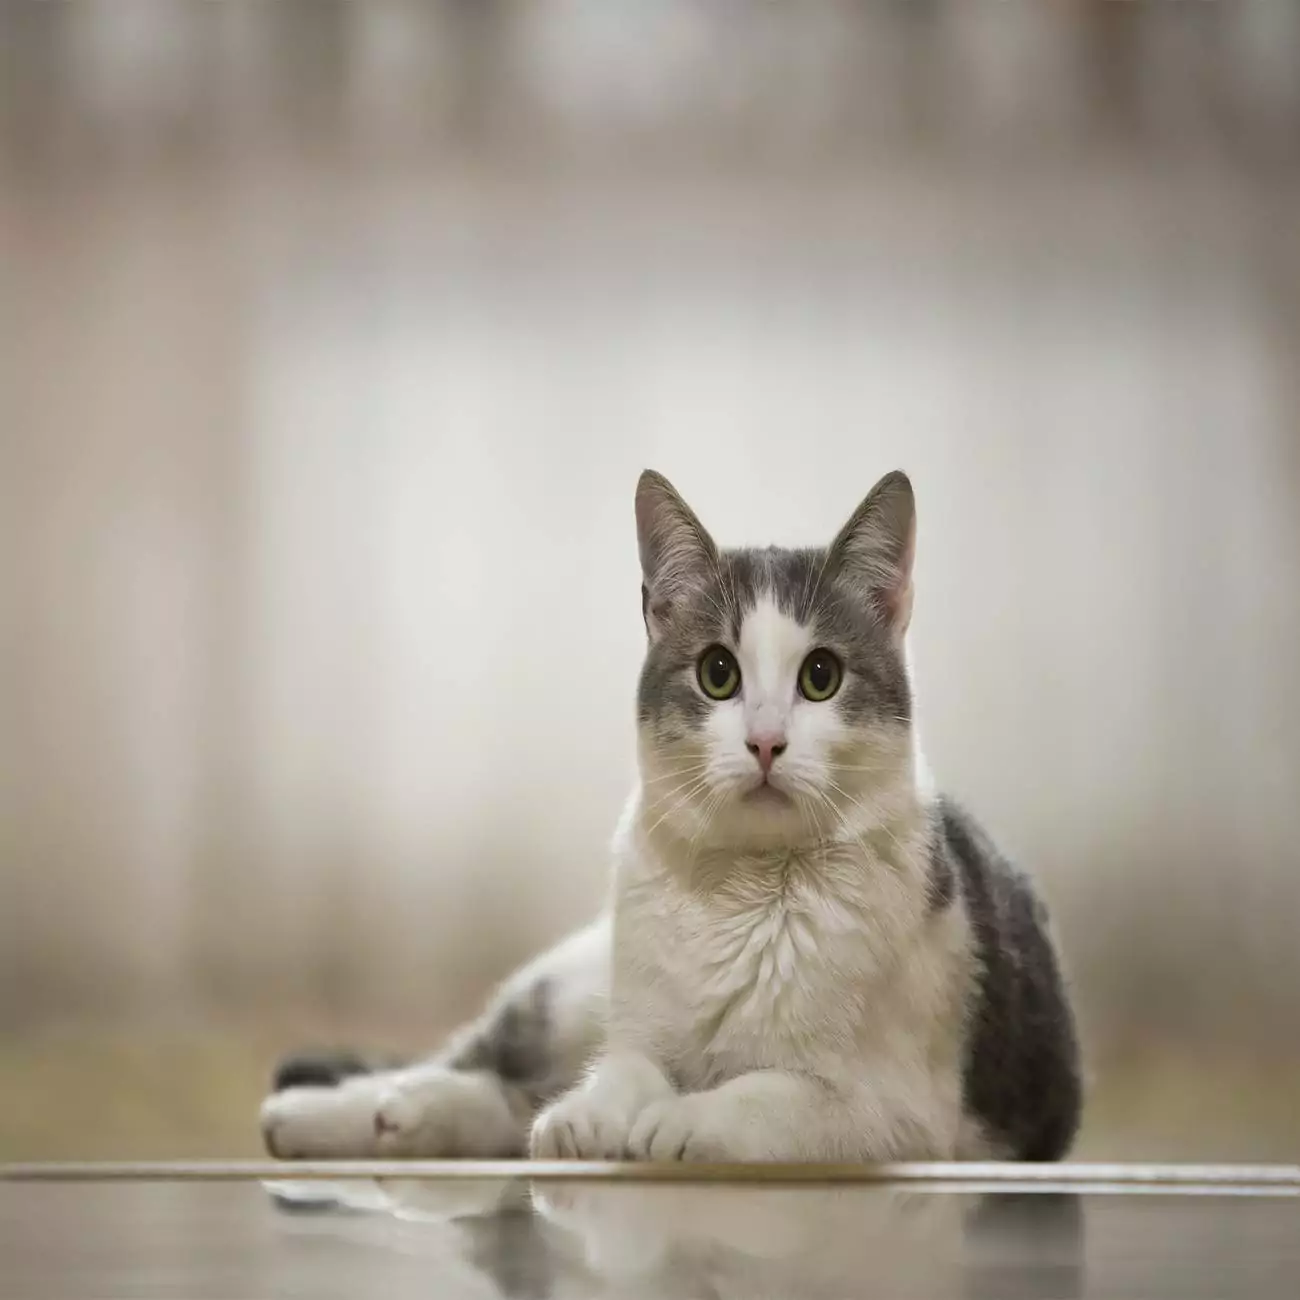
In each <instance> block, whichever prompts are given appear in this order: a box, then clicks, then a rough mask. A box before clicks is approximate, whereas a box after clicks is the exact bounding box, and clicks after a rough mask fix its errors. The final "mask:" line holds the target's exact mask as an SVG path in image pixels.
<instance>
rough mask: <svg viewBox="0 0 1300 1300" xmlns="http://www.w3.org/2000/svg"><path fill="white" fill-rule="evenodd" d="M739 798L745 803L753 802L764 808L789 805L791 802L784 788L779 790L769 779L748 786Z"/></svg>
mask: <svg viewBox="0 0 1300 1300" xmlns="http://www.w3.org/2000/svg"><path fill="white" fill-rule="evenodd" d="M741 798H742V799H743V800H744V802H745V803H747V804H755V805H757V806H759V807H766V808H783V807H789V805H790V804H791V803H792V802H793V801H792V800H791V798H790V796H789V795H788V794H786V792H785V791H784V790H779V789H778V788H777V787H776V786H774V785H773V784H772V783H771V781H766V780H764V781H760V782H759V783H758V784H757V785H753V786H750V788H749V789H748V790H746V791H745V793H744V794H743V795H741Z"/></svg>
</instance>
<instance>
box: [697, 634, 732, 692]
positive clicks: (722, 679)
mask: <svg viewBox="0 0 1300 1300" xmlns="http://www.w3.org/2000/svg"><path fill="white" fill-rule="evenodd" d="M696 671H697V673H698V676H699V679H700V690H702V691H703V692H704V693H705V695H707V696H708V697H709V699H711V700H729V699H731V697H732V696H733V695H735V693H736V692H737V691H738V690H740V665H739V664H738V663H737V662H736V656H735V655H733V654H732V653H731V651H730V650H728V649H727V648H726V646H720V645H711V646H710V647H709V648H708V649H707V650H706V651H705V652H704V653H703V654H702V655H701V656H700V662H699V666H698V668H697V670H696Z"/></svg>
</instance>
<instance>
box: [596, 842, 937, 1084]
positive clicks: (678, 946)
mask: <svg viewBox="0 0 1300 1300" xmlns="http://www.w3.org/2000/svg"><path fill="white" fill-rule="evenodd" d="M621 858H622V861H621V862H620V870H619V880H618V892H617V898H616V905H615V931H616V940H615V954H616V956H615V969H614V990H613V992H614V1012H613V1024H612V1026H611V1033H612V1034H614V1035H616V1036H617V1035H619V1034H624V1033H626V1034H627V1035H629V1036H630V1037H632V1038H635V1039H636V1040H638V1044H639V1045H640V1046H641V1047H642V1048H643V1049H645V1050H647V1051H649V1052H650V1053H651V1054H652V1055H654V1056H655V1057H656V1058H657V1059H659V1060H661V1061H662V1062H663V1063H664V1064H665V1066H666V1067H667V1068H668V1069H669V1070H670V1072H671V1073H672V1074H673V1075H674V1076H675V1079H676V1082H677V1084H678V1086H679V1087H681V1088H683V1089H685V1090H687V1091H693V1090H696V1089H700V1088H705V1087H709V1086H712V1085H714V1084H716V1083H719V1082H721V1081H723V1080H725V1079H727V1078H731V1077H734V1076H735V1075H737V1074H741V1073H744V1072H746V1071H749V1070H755V1069H787V1070H801V1071H812V1072H815V1073H819V1074H825V1075H829V1076H834V1075H838V1074H840V1073H842V1072H844V1071H846V1070H853V1069H856V1068H858V1067H861V1066H862V1065H863V1063H864V1062H869V1061H870V1060H871V1059H872V1058H873V1057H877V1056H880V1055H888V1056H890V1057H891V1058H897V1056H898V1055H899V1054H900V1052H901V1053H903V1054H905V1055H908V1056H911V1055H913V1054H914V1053H916V1052H920V1053H925V1052H927V1051H928V1047H929V1041H930V1039H931V1036H932V1031H933V1030H934V1029H935V1028H936V1027H937V1026H938V1025H939V1024H940V1022H945V1021H950V1020H952V1019H953V1015H952V1010H953V1008H952V1002H953V998H954V981H953V974H954V971H953V959H954V957H955V956H957V953H956V952H955V951H954V943H953V939H954V936H953V935H952V934H951V933H950V927H947V926H942V927H936V926H933V925H929V924H928V923H927V917H926V915H925V887H924V879H925V874H924V862H923V860H921V859H922V846H921V844H920V843H919V841H918V843H917V845H916V847H915V848H914V849H913V848H907V847H905V846H904V845H903V844H900V842H899V841H898V840H897V839H896V838H894V837H893V836H892V835H891V836H890V837H889V839H888V841H885V842H884V843H882V844H880V845H875V844H873V842H872V841H871V840H869V839H868V840H864V842H863V843H861V844H859V843H856V842H855V843H853V844H851V845H850V844H839V845H828V846H821V847H818V848H815V849H811V850H805V851H802V852H790V853H780V854H765V855H763V856H753V857H745V856H736V857H731V858H729V859H728V858H725V857H721V858H720V857H714V858H702V859H701V860H699V861H696V862H693V863H692V864H691V866H690V870H689V871H688V872H684V871H682V870H678V869H674V867H675V866H680V865H681V864H673V863H671V862H665V861H663V860H662V859H661V858H659V857H657V856H656V855H655V854H653V853H652V852H650V851H648V850H647V849H646V847H645V846H640V847H629V848H628V849H627V850H626V851H625V852H624V853H623V854H622V855H621Z"/></svg>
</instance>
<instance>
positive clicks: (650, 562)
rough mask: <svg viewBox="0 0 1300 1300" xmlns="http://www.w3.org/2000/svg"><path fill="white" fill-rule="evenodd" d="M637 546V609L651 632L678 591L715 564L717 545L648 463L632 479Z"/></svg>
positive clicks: (698, 579) (697, 581)
mask: <svg viewBox="0 0 1300 1300" xmlns="http://www.w3.org/2000/svg"><path fill="white" fill-rule="evenodd" d="M636 538H637V545H638V547H639V548H640V551H641V612H642V614H643V615H644V616H645V623H646V631H647V632H649V634H650V635H651V636H652V637H653V636H655V635H656V634H657V630H658V627H659V626H660V625H662V622H663V618H664V617H665V615H666V614H667V612H668V609H669V607H670V606H671V604H672V601H673V598H674V596H675V595H677V594H678V593H679V592H681V591H683V590H686V589H689V588H691V587H698V586H699V585H700V584H701V583H702V582H704V581H706V580H707V578H708V576H709V575H710V574H711V573H714V572H715V571H716V569H717V563H718V550H717V547H716V546H714V544H713V538H711V537H710V536H709V534H708V533H707V531H705V528H704V525H703V524H702V523H700V521H699V520H698V519H697V518H696V517H695V514H694V512H693V511H692V510H691V508H690V506H688V505H687V504H686V502H685V501H683V500H682V498H681V497H680V495H678V492H677V489H676V488H674V487H673V485H672V484H671V483H670V482H669V481H668V480H667V479H666V478H664V476H663V475H662V474H656V473H655V472H654V470H652V469H648V470H646V471H645V472H644V473H643V474H642V475H641V478H640V480H639V481H638V482H637V485H636Z"/></svg>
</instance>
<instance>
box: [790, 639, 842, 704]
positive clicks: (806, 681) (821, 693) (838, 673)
mask: <svg viewBox="0 0 1300 1300" xmlns="http://www.w3.org/2000/svg"><path fill="white" fill-rule="evenodd" d="M843 678H844V670H843V669H842V668H841V667H840V661H839V660H838V659H836V657H835V656H834V655H833V654H831V652H830V651H829V650H814V651H813V652H812V653H811V654H810V655H809V656H808V658H807V659H805V660H804V661H803V667H802V668H800V669H799V691H800V693H801V694H802V695H803V697H804V699H805V700H812V701H813V703H815V704H820V703H821V701H822V700H829V699H830V698H831V696H832V695H834V694H835V692H836V691H838V690H839V689H840V682H841V681H842V680H843Z"/></svg>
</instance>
